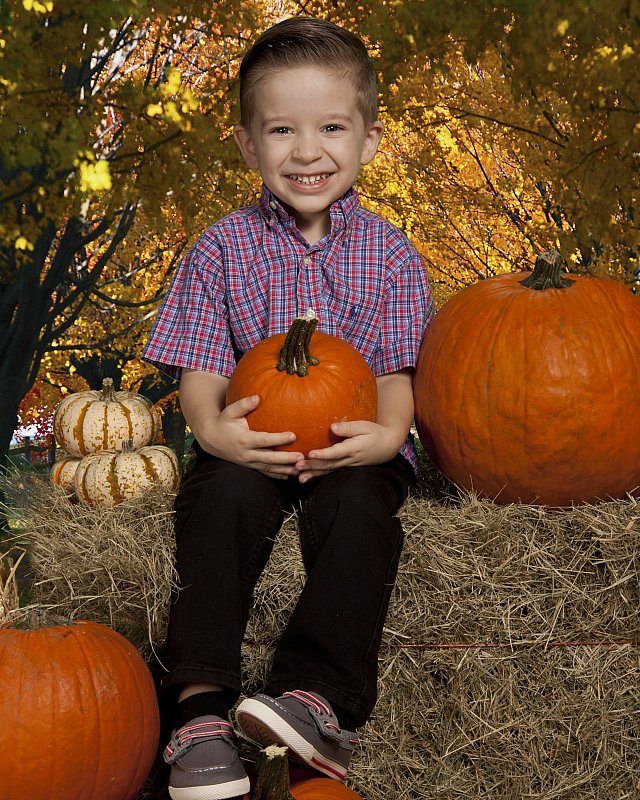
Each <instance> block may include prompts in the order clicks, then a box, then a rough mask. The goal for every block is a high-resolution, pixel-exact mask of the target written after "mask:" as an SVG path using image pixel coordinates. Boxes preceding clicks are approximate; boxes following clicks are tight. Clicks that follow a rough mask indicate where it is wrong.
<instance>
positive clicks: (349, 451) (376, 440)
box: [297, 369, 413, 483]
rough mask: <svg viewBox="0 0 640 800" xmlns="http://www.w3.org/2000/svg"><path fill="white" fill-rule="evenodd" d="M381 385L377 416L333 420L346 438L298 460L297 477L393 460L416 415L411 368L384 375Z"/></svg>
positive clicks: (304, 479) (334, 429) (338, 433)
mask: <svg viewBox="0 0 640 800" xmlns="http://www.w3.org/2000/svg"><path fill="white" fill-rule="evenodd" d="M376 383H377V386H378V419H377V420H376V422H367V421H365V420H356V421H353V422H334V423H333V425H332V426H331V430H332V432H333V433H334V434H335V435H336V436H341V437H343V441H341V442H338V443H337V444H334V445H332V446H331V447H326V448H323V449H322V450H312V451H311V452H310V453H309V457H308V458H306V459H305V458H303V459H301V460H300V461H298V464H297V468H298V470H299V472H300V475H299V477H298V480H299V481H300V482H301V483H306V482H307V481H309V480H311V479H312V478H317V477H318V476H319V475H326V474H327V473H328V472H332V471H333V470H334V469H338V467H360V466H364V465H369V464H384V463H385V462H386V461H390V460H391V459H392V458H393V457H394V456H395V455H396V454H397V452H398V450H399V449H400V448H401V447H402V443H403V442H404V441H405V439H406V438H407V434H408V432H409V426H410V425H411V420H412V418H413V390H412V370H408V369H404V370H400V371H399V372H392V373H389V374H387V375H382V376H380V377H378V378H377V379H376Z"/></svg>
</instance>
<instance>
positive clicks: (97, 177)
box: [80, 159, 112, 194]
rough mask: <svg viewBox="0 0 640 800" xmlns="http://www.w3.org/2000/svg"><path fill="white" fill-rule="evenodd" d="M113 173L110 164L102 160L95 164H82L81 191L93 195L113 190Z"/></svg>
mask: <svg viewBox="0 0 640 800" xmlns="http://www.w3.org/2000/svg"><path fill="white" fill-rule="evenodd" d="M111 186H112V181H111V172H110V171H109V162H108V161H105V160H104V159H100V160H98V161H95V162H93V163H87V162H82V163H81V164H80V191H82V192H84V193H86V194H91V193H97V192H105V191H108V190H109V189H111Z"/></svg>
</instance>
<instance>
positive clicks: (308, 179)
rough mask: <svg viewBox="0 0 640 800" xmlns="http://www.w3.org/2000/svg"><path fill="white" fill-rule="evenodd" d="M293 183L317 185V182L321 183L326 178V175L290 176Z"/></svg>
mask: <svg viewBox="0 0 640 800" xmlns="http://www.w3.org/2000/svg"><path fill="white" fill-rule="evenodd" d="M291 177H292V178H293V180H294V181H296V182H297V183H306V184H311V183H318V181H323V180H324V179H325V178H326V177H327V176H326V175H291Z"/></svg>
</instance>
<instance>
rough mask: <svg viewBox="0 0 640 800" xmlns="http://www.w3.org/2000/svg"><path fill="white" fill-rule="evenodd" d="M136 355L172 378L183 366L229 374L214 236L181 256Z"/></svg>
mask: <svg viewBox="0 0 640 800" xmlns="http://www.w3.org/2000/svg"><path fill="white" fill-rule="evenodd" d="M142 358H143V359H145V360H146V361H148V362H149V363H151V364H153V365H154V366H156V367H158V368H159V369H161V370H163V371H164V372H166V373H168V374H169V375H171V376H172V377H174V378H178V379H179V378H180V375H181V374H182V370H183V369H184V368H187V369H194V370H200V371H203V372H215V373H217V374H219V375H223V376H225V377H229V376H230V375H231V374H232V372H233V370H234V368H235V358H234V354H233V345H232V338H231V334H230V331H229V314H228V307H227V299H226V290H225V280H224V269H223V257H222V251H221V248H220V245H219V243H218V242H217V241H216V240H215V238H214V237H212V236H210V235H209V236H207V234H205V235H204V236H203V237H202V238H201V240H200V241H199V242H197V243H196V245H194V247H193V248H191V250H190V251H189V252H188V253H187V254H186V255H185V257H184V258H183V259H182V261H181V263H180V266H179V267H178V270H177V272H176V274H175V276H174V278H173V280H172V282H171V285H170V287H169V291H168V292H167V294H166V296H165V299H164V301H163V303H162V305H161V307H160V311H159V312H158V317H157V319H156V321H155V323H154V326H153V329H152V331H151V335H150V337H149V340H148V342H147V344H146V345H145V347H144V349H143V352H142Z"/></svg>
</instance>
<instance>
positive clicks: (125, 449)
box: [120, 439, 135, 453]
mask: <svg viewBox="0 0 640 800" xmlns="http://www.w3.org/2000/svg"><path fill="white" fill-rule="evenodd" d="M134 449H135V448H134V446H133V439H123V440H122V444H121V445H120V451H121V452H122V453H133V451H134Z"/></svg>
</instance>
